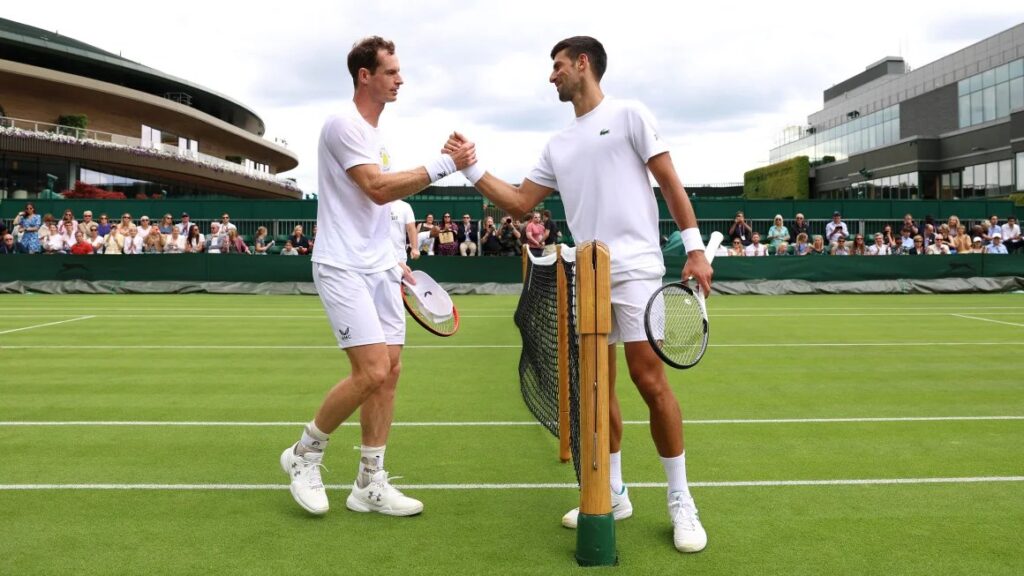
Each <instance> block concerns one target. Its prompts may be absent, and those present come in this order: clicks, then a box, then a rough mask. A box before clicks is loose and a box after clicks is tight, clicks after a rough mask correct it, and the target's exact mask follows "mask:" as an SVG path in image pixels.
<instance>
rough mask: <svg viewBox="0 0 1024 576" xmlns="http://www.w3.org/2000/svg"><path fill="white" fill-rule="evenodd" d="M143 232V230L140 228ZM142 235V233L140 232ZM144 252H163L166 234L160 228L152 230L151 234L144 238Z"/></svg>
mask: <svg viewBox="0 0 1024 576" xmlns="http://www.w3.org/2000/svg"><path fill="white" fill-rule="evenodd" d="M140 232H141V230H140ZM140 235H141V234H140ZM142 253H143V254H163V253H164V235H163V234H161V233H160V231H159V230H150V232H149V234H147V235H146V237H145V238H143V239H142Z"/></svg>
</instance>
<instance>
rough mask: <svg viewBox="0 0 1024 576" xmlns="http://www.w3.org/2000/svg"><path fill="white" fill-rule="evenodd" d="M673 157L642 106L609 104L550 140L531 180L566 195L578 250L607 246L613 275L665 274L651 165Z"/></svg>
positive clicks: (624, 102)
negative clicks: (596, 244) (666, 156)
mask: <svg viewBox="0 0 1024 576" xmlns="http://www.w3.org/2000/svg"><path fill="white" fill-rule="evenodd" d="M664 152H668V144H667V143H666V142H665V141H663V140H662V139H661V138H660V137H659V136H658V130H657V126H656V125H655V121H654V117H653V116H652V115H651V113H650V112H649V111H648V110H647V108H645V107H644V105H643V104H641V103H639V102H635V101H631V100H613V99H611V98H607V97H606V98H605V99H604V100H603V101H601V103H600V104H598V106H597V107H596V108H594V109H593V110H591V111H590V112H588V113H587V114H584V115H583V116H580V117H579V118H576V119H575V120H574V121H573V123H572V125H570V126H569V127H568V128H566V129H564V130H562V131H561V132H559V133H558V134H555V135H554V136H553V137H552V138H551V140H549V141H548V144H547V146H546V147H545V148H544V152H543V153H542V155H541V158H540V161H539V162H538V163H537V165H536V167H534V169H533V170H532V171H531V172H530V174H529V175H528V176H527V178H528V179H530V180H531V181H533V182H535V183H537V184H540V185H542V186H547V187H548V188H554V189H555V190H558V191H559V193H560V194H561V196H562V203H563V205H564V206H565V215H566V219H567V221H568V224H569V230H570V232H572V237H573V239H574V240H575V241H576V243H577V244H579V243H581V242H586V241H588V240H600V241H602V242H604V243H605V244H607V245H608V249H609V251H610V252H611V257H612V270H611V272H612V274H613V275H620V274H622V273H625V272H630V271H633V270H643V271H644V272H649V275H650V276H652V277H661V276H663V275H664V274H665V261H664V259H663V258H662V255H661V249H660V247H659V236H658V202H657V200H656V199H655V196H654V189H653V188H652V187H651V181H650V177H649V173H648V171H647V161H648V160H650V159H651V158H653V157H654V156H657V155H658V154H662V153H664Z"/></svg>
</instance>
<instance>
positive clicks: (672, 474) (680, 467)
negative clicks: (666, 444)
mask: <svg viewBox="0 0 1024 576" xmlns="http://www.w3.org/2000/svg"><path fill="white" fill-rule="evenodd" d="M661 465H662V466H664V467H665V476H667V477H668V495H669V497H671V496H672V494H673V493H675V492H682V493H683V494H685V497H686V498H690V497H691V496H690V486H689V484H687V483H686V452H685V451H684V452H683V453H682V454H680V455H679V456H676V457H674V458H665V457H661Z"/></svg>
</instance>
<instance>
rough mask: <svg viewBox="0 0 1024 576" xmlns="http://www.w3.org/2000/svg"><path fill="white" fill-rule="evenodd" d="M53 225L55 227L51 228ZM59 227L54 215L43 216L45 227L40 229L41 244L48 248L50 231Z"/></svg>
mask: <svg viewBox="0 0 1024 576" xmlns="http://www.w3.org/2000/svg"><path fill="white" fill-rule="evenodd" d="M51 224H52V225H53V226H51ZM56 226H57V220H55V219H54V217H53V214H43V225H42V226H40V227H39V244H40V245H42V246H44V247H45V246H46V239H47V238H49V237H50V230H51V229H53V228H55V227H56Z"/></svg>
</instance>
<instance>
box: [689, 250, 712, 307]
mask: <svg viewBox="0 0 1024 576" xmlns="http://www.w3.org/2000/svg"><path fill="white" fill-rule="evenodd" d="M714 273H715V271H714V269H712V268H711V264H708V259H707V257H705V256H704V251H703V250H694V251H693V252H689V253H687V254H686V266H683V281H684V282H685V281H687V280H689V279H690V278H694V279H696V280H697V284H698V285H699V286H700V289H701V290H703V292H704V297H705V298H708V297H710V296H711V277H712V276H713V275H714Z"/></svg>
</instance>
